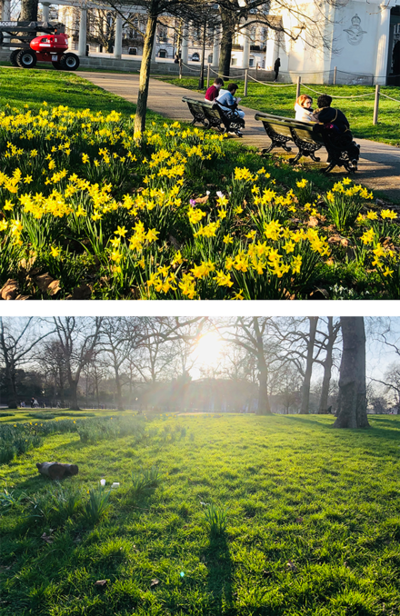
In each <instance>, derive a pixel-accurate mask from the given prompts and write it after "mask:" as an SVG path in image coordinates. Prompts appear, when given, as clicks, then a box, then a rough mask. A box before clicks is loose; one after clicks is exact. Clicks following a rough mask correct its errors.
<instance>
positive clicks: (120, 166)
mask: <svg viewBox="0 0 400 616" xmlns="http://www.w3.org/2000/svg"><path fill="white" fill-rule="evenodd" d="M0 76H3V77H4V79H3V84H4V85H3V88H2V91H1V92H0V101H1V106H2V112H1V113H0V168H1V173H0V241H1V250H2V258H1V260H0V289H2V290H1V291H0V294H1V296H2V298H3V299H14V298H17V297H18V298H19V299H22V298H24V299H26V298H31V299H65V298H68V299H171V300H174V299H308V298H310V297H312V298H313V299H316V298H329V299H375V298H386V299H397V298H399V297H400V226H399V225H398V223H397V217H398V215H397V213H396V212H395V211H393V210H391V209H384V210H382V211H381V208H380V207H379V206H377V205H375V204H374V202H373V197H374V195H373V194H372V193H369V191H367V190H366V189H364V188H363V187H362V186H360V185H357V184H355V183H353V182H352V180H351V179H349V178H343V176H342V175H339V178H340V179H342V180H343V181H342V182H341V181H339V182H338V181H337V180H338V174H335V175H334V176H333V177H325V176H323V175H322V174H320V173H319V172H318V170H316V169H311V170H310V169H309V168H308V167H307V166H304V165H301V164H298V165H295V166H294V167H292V166H291V165H290V164H289V163H288V162H287V161H285V160H283V159H281V158H280V157H279V156H269V157H267V158H260V156H259V155H258V153H257V151H256V149H255V148H248V147H246V146H244V145H242V144H241V143H240V142H238V140H232V139H226V137H224V136H223V135H220V134H217V133H215V132H214V131H205V130H203V129H201V128H193V127H192V126H190V125H189V124H185V123H178V122H173V121H172V120H165V118H163V117H161V116H158V115H157V114H155V113H151V112H149V115H148V123H147V130H146V131H145V132H144V133H143V135H141V136H140V139H139V138H138V135H135V134H134V121H133V118H134V112H135V105H133V104H131V103H129V102H127V101H125V100H124V99H122V98H120V97H118V96H115V95H112V94H109V93H107V92H105V91H104V90H102V89H101V88H98V87H96V86H94V85H93V84H91V83H88V82H87V81H86V80H85V79H82V78H81V77H79V75H76V74H71V73H66V72H56V71H52V70H48V71H46V70H30V71H22V70H18V69H11V68H0ZM335 180H336V182H335ZM3 287H4V288H3Z"/></svg>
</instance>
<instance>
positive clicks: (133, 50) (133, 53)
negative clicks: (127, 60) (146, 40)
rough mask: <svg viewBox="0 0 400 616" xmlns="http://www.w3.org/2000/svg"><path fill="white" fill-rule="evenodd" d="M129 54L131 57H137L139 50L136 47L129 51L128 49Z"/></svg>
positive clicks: (130, 48)
mask: <svg viewBox="0 0 400 616" xmlns="http://www.w3.org/2000/svg"><path fill="white" fill-rule="evenodd" d="M128 54H129V55H130V56H136V54H137V49H136V47H129V49H128Z"/></svg>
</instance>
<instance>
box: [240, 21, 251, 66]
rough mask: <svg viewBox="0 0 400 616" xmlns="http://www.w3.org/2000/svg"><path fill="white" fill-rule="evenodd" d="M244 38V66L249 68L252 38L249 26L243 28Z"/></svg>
mask: <svg viewBox="0 0 400 616" xmlns="http://www.w3.org/2000/svg"><path fill="white" fill-rule="evenodd" d="M242 38H243V55H242V68H249V58H250V38H249V29H248V28H243V30H242Z"/></svg>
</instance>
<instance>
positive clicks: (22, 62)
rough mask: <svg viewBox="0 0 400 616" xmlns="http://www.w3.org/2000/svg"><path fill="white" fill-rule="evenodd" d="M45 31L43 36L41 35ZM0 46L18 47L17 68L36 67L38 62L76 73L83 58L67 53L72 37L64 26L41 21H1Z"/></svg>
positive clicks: (13, 54) (12, 57)
mask: <svg viewBox="0 0 400 616" xmlns="http://www.w3.org/2000/svg"><path fill="white" fill-rule="evenodd" d="M38 32H41V33H42V34H40V36H37V33H38ZM0 45H1V46H2V47H9V48H11V47H18V49H14V50H13V51H12V52H11V54H10V62H11V64H12V65H13V66H19V67H21V68H34V66H35V65H36V62H37V61H40V62H51V63H52V65H53V66H54V68H56V69H58V70H63V71H76V69H77V68H78V66H79V58H78V56H77V55H76V54H74V53H71V52H67V49H68V34H65V26H64V24H60V23H51V22H38V21H30V22H29V21H0Z"/></svg>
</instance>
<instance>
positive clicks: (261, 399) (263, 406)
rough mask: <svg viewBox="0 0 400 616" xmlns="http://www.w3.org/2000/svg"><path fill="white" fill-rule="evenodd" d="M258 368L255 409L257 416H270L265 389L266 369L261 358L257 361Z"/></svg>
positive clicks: (266, 390)
mask: <svg viewBox="0 0 400 616" xmlns="http://www.w3.org/2000/svg"><path fill="white" fill-rule="evenodd" d="M258 368H259V377H258V378H259V389H258V407H257V415H272V413H271V407H270V405H269V398H268V387H267V379H268V369H267V364H266V363H265V360H264V361H263V358H260V359H259V362H258Z"/></svg>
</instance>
